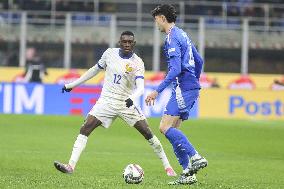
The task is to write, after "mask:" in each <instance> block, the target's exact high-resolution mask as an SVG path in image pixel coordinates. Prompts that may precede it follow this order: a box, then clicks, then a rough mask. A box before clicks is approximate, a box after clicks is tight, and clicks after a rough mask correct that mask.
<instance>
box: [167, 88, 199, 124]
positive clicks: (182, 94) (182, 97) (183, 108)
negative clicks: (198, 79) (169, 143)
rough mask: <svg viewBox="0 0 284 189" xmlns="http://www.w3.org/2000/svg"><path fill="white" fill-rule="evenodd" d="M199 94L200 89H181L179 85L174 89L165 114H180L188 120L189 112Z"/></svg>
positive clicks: (181, 117) (183, 118)
mask: <svg viewBox="0 0 284 189" xmlns="http://www.w3.org/2000/svg"><path fill="white" fill-rule="evenodd" d="M198 96H199V89H193V90H187V91H181V90H180V88H179V87H177V88H176V89H175V90H173V92H172V95H171V98H170V100H169V102H168V104H167V106H166V108H165V111H164V114H167V115H171V116H179V117H180V119H182V120H183V121H184V120H187V119H188V117H189V112H190V110H191V108H192V107H193V105H194V103H195V101H196V100H197V98H198Z"/></svg>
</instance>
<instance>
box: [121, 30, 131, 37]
mask: <svg viewBox="0 0 284 189" xmlns="http://www.w3.org/2000/svg"><path fill="white" fill-rule="evenodd" d="M123 35H130V36H133V37H134V33H133V32H131V31H124V32H122V33H121V35H120V37H121V36H123Z"/></svg>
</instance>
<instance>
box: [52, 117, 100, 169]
mask: <svg viewBox="0 0 284 189" xmlns="http://www.w3.org/2000/svg"><path fill="white" fill-rule="evenodd" d="M101 124H102V122H101V121H100V120H98V119H97V118H96V117H94V116H92V115H88V116H87V118H86V120H85V122H84V124H83V125H82V127H81V129H80V134H79V135H78V136H77V139H76V141H75V143H74V145H73V150H72V153H71V157H70V160H69V163H68V164H63V163H60V162H58V161H55V162H54V166H55V167H56V169H57V170H59V171H61V172H63V173H73V171H74V169H75V166H76V164H77V162H78V160H79V158H80V155H81V153H82V152H83V150H84V149H85V147H86V144H87V141H88V136H89V135H90V134H91V133H92V131H93V130H94V129H95V128H97V127H98V126H100V125H101Z"/></svg>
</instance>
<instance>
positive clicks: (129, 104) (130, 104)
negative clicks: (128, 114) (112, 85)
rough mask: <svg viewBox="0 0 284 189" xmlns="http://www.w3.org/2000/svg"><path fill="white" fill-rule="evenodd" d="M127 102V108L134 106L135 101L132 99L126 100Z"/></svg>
mask: <svg viewBox="0 0 284 189" xmlns="http://www.w3.org/2000/svg"><path fill="white" fill-rule="evenodd" d="M125 102H126V107H127V108H129V107H131V106H132V105H133V100H132V99H131V98H128V99H126V100H125Z"/></svg>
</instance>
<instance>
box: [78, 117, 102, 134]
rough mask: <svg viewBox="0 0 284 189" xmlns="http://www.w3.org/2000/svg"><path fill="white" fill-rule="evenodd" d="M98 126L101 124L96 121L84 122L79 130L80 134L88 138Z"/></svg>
mask: <svg viewBox="0 0 284 189" xmlns="http://www.w3.org/2000/svg"><path fill="white" fill-rule="evenodd" d="M99 125H101V122H100V121H99V120H97V119H93V120H86V121H85V122H84V124H83V125H82V127H81V129H80V134H82V135H85V136H89V135H90V134H91V133H92V131H93V130H94V129H95V128H96V127H98V126H99Z"/></svg>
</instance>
